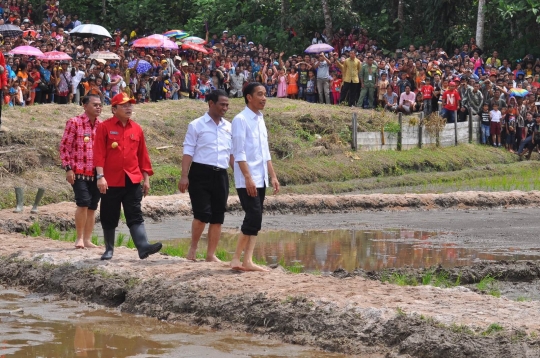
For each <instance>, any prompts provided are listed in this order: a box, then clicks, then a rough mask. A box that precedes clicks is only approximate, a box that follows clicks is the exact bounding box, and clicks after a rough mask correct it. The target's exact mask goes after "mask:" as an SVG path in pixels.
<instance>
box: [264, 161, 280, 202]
mask: <svg viewBox="0 0 540 358" xmlns="http://www.w3.org/2000/svg"><path fill="white" fill-rule="evenodd" d="M266 164H267V165H268V175H269V176H270V183H271V185H272V188H274V194H277V193H279V181H278V179H277V176H276V172H275V171H274V166H273V165H272V161H271V160H269V161H267V162H266Z"/></svg>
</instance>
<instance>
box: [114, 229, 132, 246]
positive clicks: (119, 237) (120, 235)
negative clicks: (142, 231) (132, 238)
mask: <svg viewBox="0 0 540 358" xmlns="http://www.w3.org/2000/svg"><path fill="white" fill-rule="evenodd" d="M126 236H127V235H126V234H124V233H122V232H119V233H118V235H116V241H115V243H114V246H116V247H120V246H123V245H124V240H125V239H126ZM128 241H129V240H128Z"/></svg>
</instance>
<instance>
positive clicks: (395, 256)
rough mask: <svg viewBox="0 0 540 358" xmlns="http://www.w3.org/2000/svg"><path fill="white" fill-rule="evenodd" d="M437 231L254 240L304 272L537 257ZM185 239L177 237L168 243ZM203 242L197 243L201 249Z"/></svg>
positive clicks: (274, 258)
mask: <svg viewBox="0 0 540 358" xmlns="http://www.w3.org/2000/svg"><path fill="white" fill-rule="evenodd" d="M436 235H437V233H434V232H427V231H413V230H403V229H402V230H363V231H354V230H331V231H305V232H301V233H299V232H287V231H274V232H263V233H260V234H259V237H258V238H257V246H256V247H255V252H254V257H256V258H263V257H264V258H265V259H266V261H267V263H269V264H272V263H277V262H279V261H280V260H284V261H285V263H286V264H287V265H290V264H292V263H294V262H300V263H301V264H302V265H303V266H304V270H305V271H314V270H320V271H323V272H324V271H333V270H335V269H337V268H343V269H345V270H348V271H351V270H354V269H355V268H362V269H364V270H381V269H384V268H390V267H403V266H405V265H408V266H411V267H428V266H433V265H439V264H441V265H442V266H445V267H453V266H456V265H467V264H471V263H473V261H474V260H478V259H480V260H503V259H510V258H511V259H538V256H531V255H514V254H512V249H509V250H508V252H485V251H478V250H476V249H474V248H463V247H458V246H456V245H455V244H453V243H447V242H444V243H441V242H439V241H437V240H434V237H435V236H436ZM236 240H237V235H235V234H228V233H224V234H222V238H221V240H220V244H219V247H221V248H223V249H225V250H226V251H228V252H231V253H232V252H234V249H235V245H236ZM174 242H189V240H187V239H179V240H174V241H172V242H169V243H170V244H174ZM205 247H206V243H200V244H199V248H201V249H204V248H205Z"/></svg>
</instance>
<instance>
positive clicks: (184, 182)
mask: <svg viewBox="0 0 540 358" xmlns="http://www.w3.org/2000/svg"><path fill="white" fill-rule="evenodd" d="M188 187H189V179H188V178H187V177H181V178H180V181H179V182H178V190H180V192H181V193H185V192H186V190H187V188H188Z"/></svg>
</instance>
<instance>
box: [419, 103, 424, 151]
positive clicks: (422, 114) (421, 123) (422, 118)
mask: <svg viewBox="0 0 540 358" xmlns="http://www.w3.org/2000/svg"><path fill="white" fill-rule="evenodd" d="M423 126H424V112H421V113H420V122H419V123H418V148H420V149H422V128H423Z"/></svg>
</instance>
